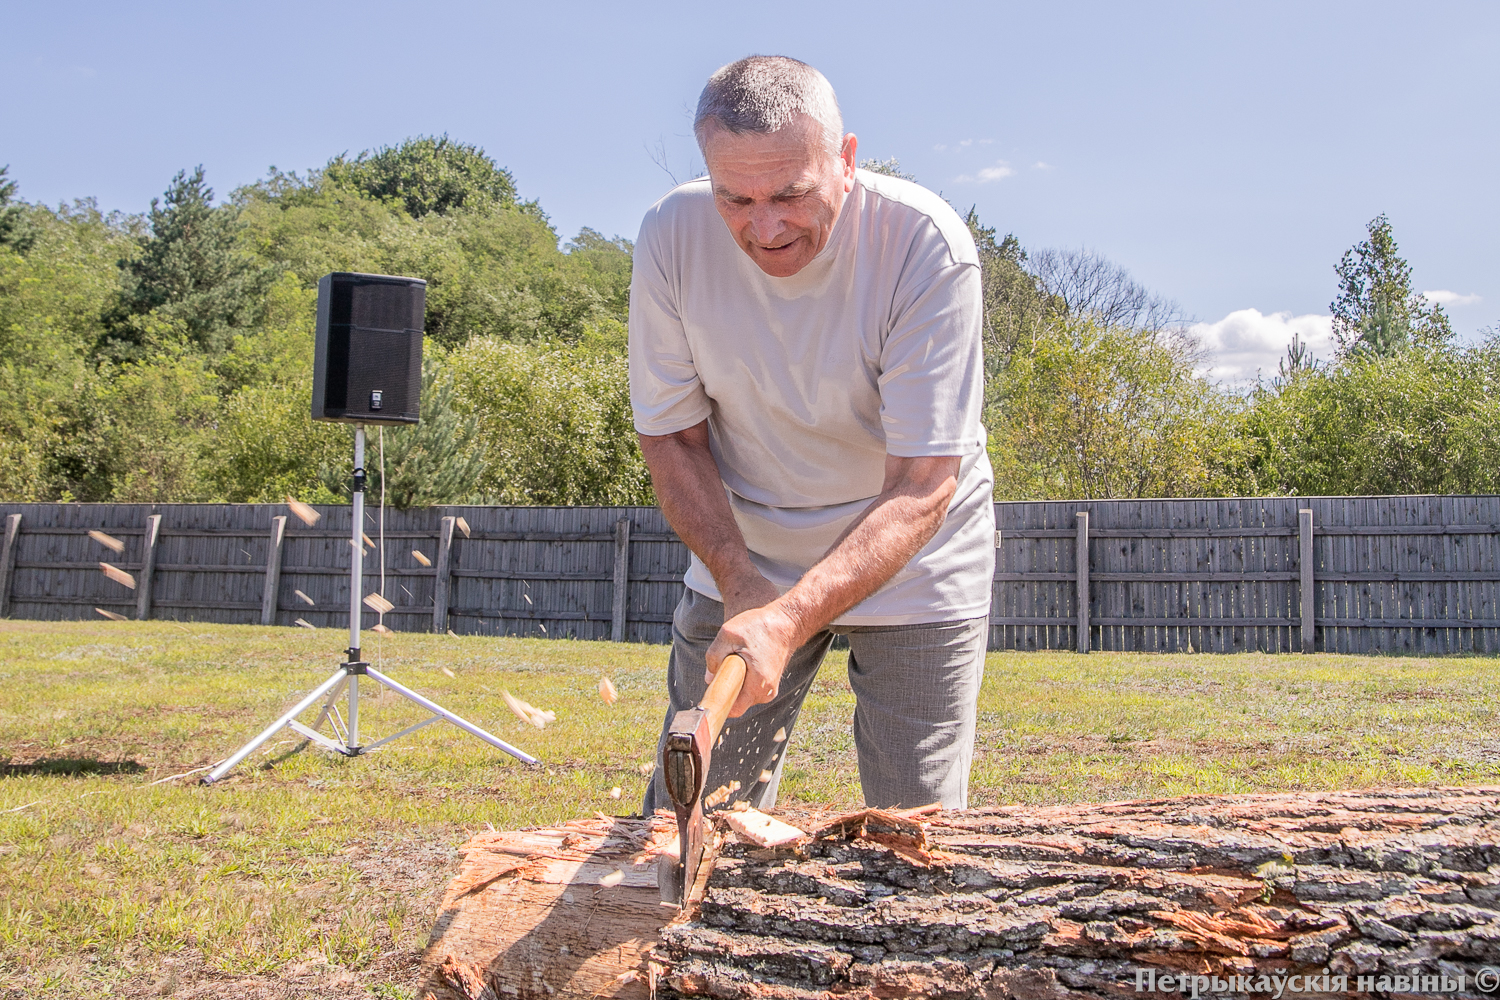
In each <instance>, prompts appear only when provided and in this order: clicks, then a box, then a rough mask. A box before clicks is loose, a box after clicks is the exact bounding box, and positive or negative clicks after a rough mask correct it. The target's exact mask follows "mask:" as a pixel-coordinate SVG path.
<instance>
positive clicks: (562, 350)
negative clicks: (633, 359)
mask: <svg viewBox="0 0 1500 1000" xmlns="http://www.w3.org/2000/svg"><path fill="white" fill-rule="evenodd" d="M614 326H615V328H616V329H614V330H610V329H604V330H600V331H598V332H597V333H596V332H594V331H590V332H589V334H587V335H585V337H584V338H582V341H581V342H580V343H576V344H536V345H525V344H512V343H506V342H503V341H500V340H497V339H494V338H489V337H485V338H477V339H475V340H471V341H470V342H469V343H468V344H466V345H465V346H464V347H463V348H462V349H460V350H458V351H455V352H454V354H453V356H452V363H453V368H454V375H455V381H456V388H457V396H458V407H459V409H460V410H461V411H462V412H465V413H468V414H472V415H473V416H474V417H476V418H477V419H478V420H479V421H480V425H481V427H482V435H483V438H484V440H485V441H487V442H488V443H489V468H488V471H487V473H486V475H485V479H484V492H485V493H486V495H487V496H489V498H490V500H491V502H495V503H518V504H610V505H612V504H651V503H655V498H654V495H653V494H652V491H651V482H650V477H649V476H648V475H647V473H646V465H645V462H644V461H643V460H642V458H641V452H640V446H639V445H638V444H637V442H636V435H635V428H634V426H633V423H632V416H631V409H630V387H629V382H628V377H627V369H626V361H625V358H624V356H623V354H621V353H620V352H619V350H618V344H619V342H620V340H621V339H622V337H621V335H622V334H623V332H624V331H623V327H621V326H620V324H614Z"/></svg>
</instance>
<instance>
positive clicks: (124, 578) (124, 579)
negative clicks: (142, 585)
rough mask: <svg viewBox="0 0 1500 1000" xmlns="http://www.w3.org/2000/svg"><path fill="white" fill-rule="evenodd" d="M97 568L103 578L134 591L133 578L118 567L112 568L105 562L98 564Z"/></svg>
mask: <svg viewBox="0 0 1500 1000" xmlns="http://www.w3.org/2000/svg"><path fill="white" fill-rule="evenodd" d="M99 568H100V569H102V570H103V571H104V575H105V576H107V577H109V578H110V579H111V580H113V581H115V583H122V584H124V585H125V586H127V587H129V588H130V589H131V590H134V589H135V577H133V576H131V575H130V574H129V573H127V572H125V571H124V570H123V569H121V568H120V567H118V566H112V565H110V564H109V563H107V562H102V563H100V564H99Z"/></svg>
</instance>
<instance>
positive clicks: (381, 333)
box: [312, 271, 427, 424]
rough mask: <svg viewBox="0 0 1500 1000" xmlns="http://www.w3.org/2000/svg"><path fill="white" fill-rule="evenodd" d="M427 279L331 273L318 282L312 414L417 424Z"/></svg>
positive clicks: (324, 417)
mask: <svg viewBox="0 0 1500 1000" xmlns="http://www.w3.org/2000/svg"><path fill="white" fill-rule="evenodd" d="M426 307H427V282H425V281H423V280H422V279H421V278H397V277H392V276H391V275H388V274H351V273H349V272H346V271H335V272H334V273H333V274H325V275H323V277H322V278H321V279H320V280H319V281H318V332H317V342H316V346H315V347H314V354H313V397H312V415H313V419H314V420H338V421H341V422H343V423H346V424H414V423H416V422H417V411H418V408H419V405H420V403H421V396H422V327H423V313H424V311H425V310H426Z"/></svg>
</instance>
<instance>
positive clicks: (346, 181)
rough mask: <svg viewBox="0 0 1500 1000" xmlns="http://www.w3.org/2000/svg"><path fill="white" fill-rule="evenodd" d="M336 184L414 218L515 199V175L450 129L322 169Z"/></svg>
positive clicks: (511, 203) (500, 204) (499, 204)
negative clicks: (390, 204)
mask: <svg viewBox="0 0 1500 1000" xmlns="http://www.w3.org/2000/svg"><path fill="white" fill-rule="evenodd" d="M324 174H325V176H326V177H327V179H328V180H329V181H331V182H333V183H334V184H337V185H342V186H347V187H352V188H355V189H357V190H359V191H363V192H364V193H365V194H368V195H370V196H371V197H373V198H378V199H381V200H385V201H393V202H395V203H397V204H399V205H400V206H401V207H402V208H404V209H405V210H406V212H407V213H408V214H409V215H411V217H412V218H414V219H420V218H421V217H422V216H424V215H427V214H428V213H430V212H436V213H437V214H438V215H445V214H447V213H448V212H451V211H453V210H455V209H460V208H467V209H470V210H484V209H490V208H497V207H512V206H515V204H516V181H515V178H514V177H513V176H511V173H510V171H509V170H506V169H505V168H503V167H500V166H497V165H496V163H495V161H494V160H492V159H490V158H489V157H488V156H487V155H485V152H484V150H483V149H481V148H480V147H478V146H473V145H470V144H468V143H464V142H454V141H453V140H451V139H449V138H448V137H447V135H442V136H437V137H433V136H416V137H414V138H411V139H407V140H406V141H405V142H403V143H401V144H400V145H399V146H382V147H381V148H380V149H378V150H375V151H374V152H370V151H369V150H366V151H365V152H363V153H360V154H359V155H358V156H357V157H355V158H354V159H353V160H349V159H346V158H345V157H343V156H339V157H336V158H335V159H333V160H332V161H331V162H330V163H329V164H328V166H327V167H326V168H325V169H324Z"/></svg>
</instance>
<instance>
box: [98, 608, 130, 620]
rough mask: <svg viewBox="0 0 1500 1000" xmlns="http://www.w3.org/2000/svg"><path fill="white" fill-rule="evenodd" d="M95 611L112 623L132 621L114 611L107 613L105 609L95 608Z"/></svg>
mask: <svg viewBox="0 0 1500 1000" xmlns="http://www.w3.org/2000/svg"><path fill="white" fill-rule="evenodd" d="M94 610H95V611H97V612H99V613H100V614H101V615H103V616H104V617H106V618H108V619H109V620H110V621H112V622H123V621H129V620H130V619H128V618H126V617H125V616H124V615H117V614H115V613H114V612H113V611H105V610H104V609H103V608H95V609H94Z"/></svg>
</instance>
